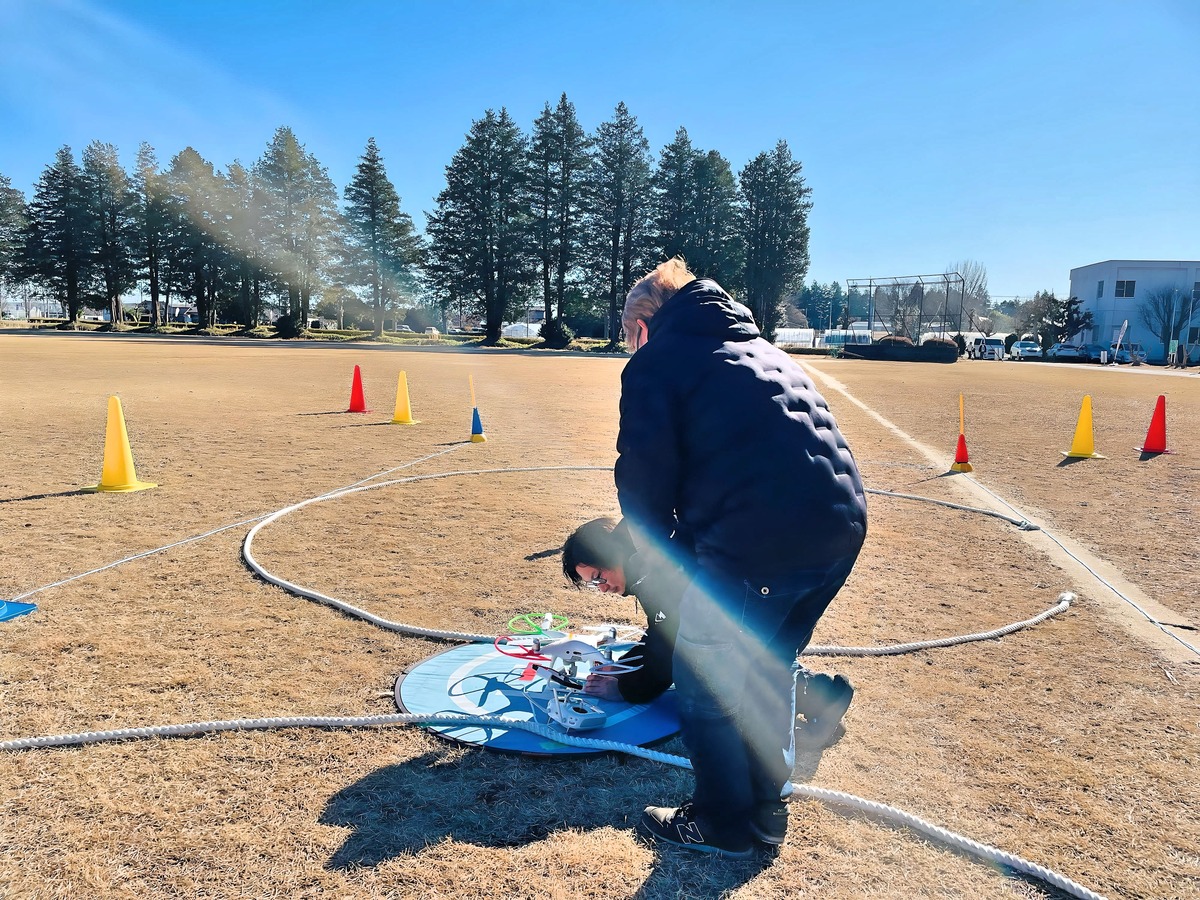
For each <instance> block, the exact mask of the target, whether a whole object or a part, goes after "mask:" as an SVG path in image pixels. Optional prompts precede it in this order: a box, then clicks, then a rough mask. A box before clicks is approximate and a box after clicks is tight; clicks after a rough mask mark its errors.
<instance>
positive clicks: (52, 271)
mask: <svg viewBox="0 0 1200 900" xmlns="http://www.w3.org/2000/svg"><path fill="white" fill-rule="evenodd" d="M28 210H29V219H28V221H27V223H26V226H25V229H24V232H23V235H22V247H21V253H20V272H21V275H22V276H23V277H24V278H27V279H29V280H30V281H32V282H34V283H35V284H38V285H40V286H41V287H43V288H44V289H45V290H46V291H47V292H49V293H50V294H51V295H52V296H53V297H54V298H55V299H56V300H58V302H59V303H61V304H62V306H63V309H64V310H65V311H66V314H67V318H68V319H69V320H70V321H71V322H72V323H74V322H78V321H79V312H80V310H81V309H82V307H83V300H84V295H85V293H86V292H87V290H88V288H89V286H90V282H91V279H92V274H93V271H94V269H93V267H92V263H91V255H90V253H89V252H88V247H87V224H86V216H87V208H86V201H85V191H84V186H83V172H82V171H81V170H80V168H79V165H78V164H77V163H76V162H75V155H74V154H73V153H72V152H71V148H70V147H66V146H64V147H61V148H60V149H59V150H58V152H57V153H56V154H55V157H54V162H53V163H51V164H50V165H49V166H47V167H46V168H45V169H44V170H43V171H42V174H41V177H40V178H38V182H37V184H36V185H35V186H34V191H33V199H32V200H31V201H30V202H29V207H28Z"/></svg>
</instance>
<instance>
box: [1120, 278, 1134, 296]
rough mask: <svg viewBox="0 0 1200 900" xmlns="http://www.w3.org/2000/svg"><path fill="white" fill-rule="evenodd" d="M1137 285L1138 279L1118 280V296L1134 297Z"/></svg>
mask: <svg viewBox="0 0 1200 900" xmlns="http://www.w3.org/2000/svg"><path fill="white" fill-rule="evenodd" d="M1136 285H1137V282H1136V281H1118V282H1117V296H1118V297H1132V296H1133V290H1134V287H1135V286H1136Z"/></svg>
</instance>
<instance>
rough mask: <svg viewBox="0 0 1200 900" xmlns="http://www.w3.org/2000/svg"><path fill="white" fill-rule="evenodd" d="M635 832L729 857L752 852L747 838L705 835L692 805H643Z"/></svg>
mask: <svg viewBox="0 0 1200 900" xmlns="http://www.w3.org/2000/svg"><path fill="white" fill-rule="evenodd" d="M637 828H638V831H640V832H641V833H642V834H644V835H646V836H647V837H649V838H653V839H654V840H656V841H664V842H666V843H668V844H674V845H675V846H677V847H683V848H684V849H687V850H695V851H697V852H699V853H713V854H715V855H717V856H724V857H727V858H729V859H748V858H750V857H751V856H753V855H754V848H753V847H751V846H750V842H749V841H745V842H744V843H741V844H738V843H728V842H726V841H722V840H719V839H717V838H716V836H715V835H706V834H705V833H704V830H702V829H701V827H700V823H699V822H698V821H696V819H694V818H693V817H692V804H690V803H685V804H683V806H680V807H671V806H647V807H646V811H645V812H644V813H642V818H641V819H640V820H639V821H638V824H637Z"/></svg>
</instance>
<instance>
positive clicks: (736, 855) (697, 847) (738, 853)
mask: <svg viewBox="0 0 1200 900" xmlns="http://www.w3.org/2000/svg"><path fill="white" fill-rule="evenodd" d="M637 833H638V834H640V835H641V836H642V837H644V838H646V839H647V840H649V841H651V842H653V843H657V844H670V845H671V846H672V847H679V848H680V849H682V850H691V851H693V852H695V853H707V854H709V855H710V856H720V857H722V858H724V859H749V858H750V857H752V856H753V855H754V848H753V847H750V848H749V849H746V850H725V849H724V848H722V847H716V846H714V845H712V844H687V843H684V842H683V841H673V840H671V838H669V837H667V836H666V835H663V834H655V833H654V832H653V831H651V830H650V829H648V828H646V827H644V826H643V825H642V823H641V822H638V824H637Z"/></svg>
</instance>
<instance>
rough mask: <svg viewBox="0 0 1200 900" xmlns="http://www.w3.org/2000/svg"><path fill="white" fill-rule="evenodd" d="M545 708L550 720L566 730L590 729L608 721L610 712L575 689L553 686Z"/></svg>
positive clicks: (601, 725)
mask: <svg viewBox="0 0 1200 900" xmlns="http://www.w3.org/2000/svg"><path fill="white" fill-rule="evenodd" d="M545 710H546V715H547V716H549V717H550V721H551V722H553V723H554V724H555V725H558V726H559V727H560V728H562V729H563V730H564V731H590V730H591V729H593V728H603V727H604V725H605V723H607V722H608V713H606V712H605V711H604V710H602V709H601V708H600V707H599V706H597V705H596V704H594V703H592V702H591V701H590V700H586V699H584V698H583V697H582V696H581V695H580V694H578V693H576V692H575V691H564V690H559V689H558V688H551V689H550V699H549V701H547V703H546V706H545Z"/></svg>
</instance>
